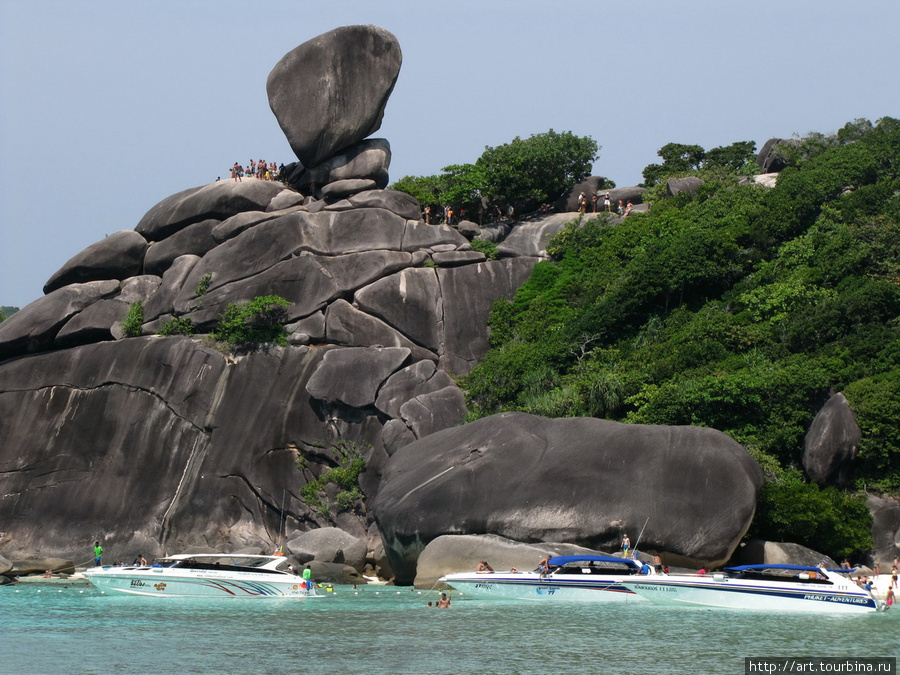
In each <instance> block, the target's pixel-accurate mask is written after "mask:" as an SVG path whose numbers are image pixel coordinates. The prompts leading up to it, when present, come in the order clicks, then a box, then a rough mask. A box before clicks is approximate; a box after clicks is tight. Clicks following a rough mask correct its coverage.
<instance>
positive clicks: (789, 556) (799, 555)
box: [731, 539, 838, 567]
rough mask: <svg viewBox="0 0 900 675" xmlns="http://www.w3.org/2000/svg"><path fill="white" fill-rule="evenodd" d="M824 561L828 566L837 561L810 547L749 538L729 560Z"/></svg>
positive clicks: (737, 562)
mask: <svg viewBox="0 0 900 675" xmlns="http://www.w3.org/2000/svg"><path fill="white" fill-rule="evenodd" d="M823 561H824V562H825V564H826V566H828V567H837V566H838V563H837V562H835V561H834V560H832V559H831V558H829V557H828V556H827V555H823V554H822V553H819V552H818V551H813V550H812V549H811V548H806V547H805V546H801V545H800V544H793V543H791V542H786V541H766V540H764V539H751V540H750V541H748V542H746V544H741V546H740V547H738V549H737V551H735V555H734V557H733V558H732V560H731V564H732V565H761V564H767V565H806V566H808V567H816V566H818V565H819V564H820V563H822V562H823Z"/></svg>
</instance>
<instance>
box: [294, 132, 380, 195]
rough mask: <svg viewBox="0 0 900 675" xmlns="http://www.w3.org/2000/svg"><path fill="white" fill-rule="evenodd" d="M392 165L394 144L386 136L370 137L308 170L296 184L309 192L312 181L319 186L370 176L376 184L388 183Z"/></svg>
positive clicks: (378, 185) (295, 185) (369, 178)
mask: <svg viewBox="0 0 900 675" xmlns="http://www.w3.org/2000/svg"><path fill="white" fill-rule="evenodd" d="M390 165H391V144H390V143H388V142H387V140H386V139H384V138H369V139H366V140H364V141H361V142H359V143H357V144H356V145H353V146H351V147H349V148H346V149H344V150H342V151H341V152H339V153H337V154H335V155H332V156H331V157H329V158H328V159H327V160H325V161H324V162H322V163H321V164H319V165H318V166H315V167H312V168H310V169H308V170H307V171H304V172H303V173H302V174H301V175H300V176H299V177H298V179H297V182H296V184H294V187H296V188H298V189H299V190H301V191H303V192H308V191H309V188H310V186H311V185H313V184H315V185H316V186H318V187H322V186H323V185H327V184H328V183H333V182H335V181H339V180H351V179H368V180H371V181H374V182H375V184H376V187H379V188H383V187H385V186H387V184H388V169H389V168H390Z"/></svg>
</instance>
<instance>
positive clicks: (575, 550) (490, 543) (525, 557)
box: [413, 534, 609, 588]
mask: <svg viewBox="0 0 900 675" xmlns="http://www.w3.org/2000/svg"><path fill="white" fill-rule="evenodd" d="M581 553H585V554H592V555H609V554H607V553H603V552H602V551H594V550H592V549H588V548H584V547H582V546H575V545H574V544H561V543H539V544H523V543H522V542H518V541H513V540H512V539H507V538H506V537H498V536H496V535H493V534H483V535H476V534H460V535H452V534H448V535H444V536H441V537H438V538H437V539H434V540H433V541H432V542H431V543H429V544H428V546H426V547H425V549H424V550H423V551H422V554H421V555H420V556H419V560H418V563H417V565H416V580H415V582H414V584H413V585H414V586H416V588H433V587H434V586H435V584H437V583H438V579H440V578H441V577H442V576H444V575H445V574H452V573H453V572H474V571H475V570H477V569H478V563H479V562H481V561H482V560H484V561H485V562H487V563H488V564H489V565H490V566H491V567H492V568H493V569H494V570H495V571H497V572H505V571H508V570H510V569H513V568H515V569H517V570H519V571H520V572H531V571H532V570H534V569H535V568H537V566H538V563H539V562H540V561H541V560H543V559H544V558H545V557H547V556H548V555H577V554H581ZM444 587H445V588H446V586H444Z"/></svg>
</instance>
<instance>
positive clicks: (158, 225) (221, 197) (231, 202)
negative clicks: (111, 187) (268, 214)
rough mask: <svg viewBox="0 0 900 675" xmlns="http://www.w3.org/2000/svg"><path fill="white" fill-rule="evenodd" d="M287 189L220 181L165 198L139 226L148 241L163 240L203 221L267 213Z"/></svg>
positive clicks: (250, 180)
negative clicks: (248, 213)
mask: <svg viewBox="0 0 900 675" xmlns="http://www.w3.org/2000/svg"><path fill="white" fill-rule="evenodd" d="M285 190H286V188H285V187H284V185H282V184H281V183H278V182H275V181H268V180H257V179H255V178H247V179H246V180H243V181H240V182H236V181H232V180H220V181H216V182H215V183H209V184H208V185H203V186H201V187H195V188H189V189H187V190H182V191H181V192H177V193H175V194H174V195H172V196H170V197H166V198H165V199H163V200H162V201H161V202H159V203H158V204H156V206H154V207H153V208H151V209H150V210H149V211H147V213H145V214H144V217H143V218H141V222H139V223H138V224H137V227H135V230H136V231H137V232H138V233H139V234H141V235H143V236H144V238H145V239H147V241H160V240H162V239H165V238H166V237H168V236H171V235H172V234H175V233H176V232H178V230H182V229H184V228H185V227H187V226H188V225H192V224H193V223H199V222H200V221H203V220H209V219H215V220H227V219H228V218H231V217H232V216H234V215H237V214H238V213H242V212H243V211H265V210H266V208H267V207H268V206H269V204H270V203H271V202H272V200H273V199H275V197H277V196H278V195H279V194H281V193H282V192H284V191H285Z"/></svg>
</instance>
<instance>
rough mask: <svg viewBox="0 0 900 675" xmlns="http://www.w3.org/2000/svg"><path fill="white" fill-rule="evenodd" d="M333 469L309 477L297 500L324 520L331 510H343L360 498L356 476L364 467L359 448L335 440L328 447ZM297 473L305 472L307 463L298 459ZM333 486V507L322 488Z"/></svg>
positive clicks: (350, 506) (357, 477) (351, 443)
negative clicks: (331, 456) (334, 442)
mask: <svg viewBox="0 0 900 675" xmlns="http://www.w3.org/2000/svg"><path fill="white" fill-rule="evenodd" d="M331 450H332V454H333V455H334V458H335V463H336V466H333V467H331V468H329V469H326V470H325V471H324V472H322V474H321V475H320V476H318V477H316V478H309V479H308V480H307V482H306V485H304V486H303V487H302V488H300V497H301V499H302V500H303V502H304V503H305V504H306V505H307V506H309V507H310V508H311V509H312V510H313V511H315V512H316V513H318V514H319V515H320V516H324V517H327V516H328V515H329V514H330V512H331V508H332V507H337V508H338V509H339V510H342V511H347V510H350V509H352V508H353V506H354V505H355V504H356V503H357V501H359V500H360V499H362V498H363V494H362V490H360V488H359V474H361V473H362V472H363V471H364V470H365V468H366V461H365V458H364V456H363V451H362V449H361V448H360V447H359V446H357V445H356V444H355V443H353V442H350V441H339V442H338V443H336V444H335V445H334V446H333V447H332V448H331ZM298 466H299V468H300V470H301V471H306V470H307V467H308V462H307V461H306V460H305V458H300V459H298ZM329 484H333V485H334V486H336V491H335V492H334V498H333V502H334V503H333V504H332V503H330V500H329V498H328V496H327V495H326V486H327V485H329Z"/></svg>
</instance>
